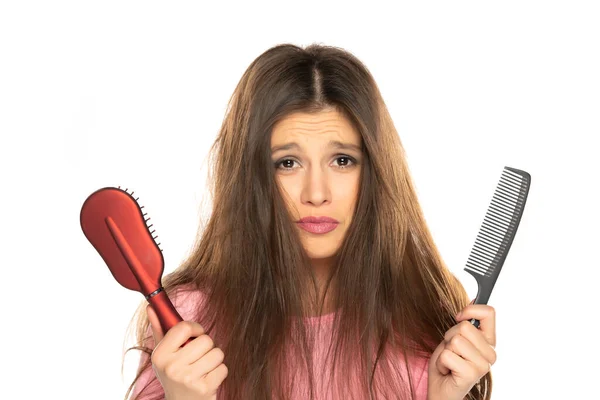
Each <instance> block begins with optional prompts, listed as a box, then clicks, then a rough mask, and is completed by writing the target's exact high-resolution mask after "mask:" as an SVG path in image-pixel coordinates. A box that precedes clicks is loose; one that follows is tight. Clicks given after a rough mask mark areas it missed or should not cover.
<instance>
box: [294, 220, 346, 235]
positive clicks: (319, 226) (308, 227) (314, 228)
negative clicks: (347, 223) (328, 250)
mask: <svg viewBox="0 0 600 400" xmlns="http://www.w3.org/2000/svg"><path fill="white" fill-rule="evenodd" d="M298 225H299V226H300V228H302V229H304V230H305V231H308V232H310V233H327V232H331V231H332V230H334V229H335V228H337V226H338V224H337V223H332V222H320V223H314V222H298Z"/></svg>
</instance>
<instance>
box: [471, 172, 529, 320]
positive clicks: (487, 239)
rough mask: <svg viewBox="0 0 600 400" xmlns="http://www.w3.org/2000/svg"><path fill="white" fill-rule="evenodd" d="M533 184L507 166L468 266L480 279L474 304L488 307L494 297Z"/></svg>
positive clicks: (523, 173)
mask: <svg viewBox="0 0 600 400" xmlns="http://www.w3.org/2000/svg"><path fill="white" fill-rule="evenodd" d="M530 185H531V175H529V174H528V173H527V172H525V171H521V170H520V169H516V168H510V167H504V170H503V171H502V176H501V177H500V182H498V185H497V186H496V191H495V192H494V196H493V198H492V201H491V203H490V205H489V207H488V210H487V212H486V214H485V217H484V219H483V223H482V224H481V228H480V229H479V233H478V234H477V238H476V240H475V244H474V245H473V249H472V250H471V254H470V255H469V259H468V260H467V265H466V267H465V271H467V272H468V273H470V274H471V275H473V277H475V280H477V286H478V289H477V297H476V298H475V301H474V303H473V304H487V302H488V299H489V298H490V295H491V294H492V289H493V288H494V284H495V283H496V280H497V279H498V275H499V274H500V270H501V269H502V265H503V264H504V260H506V255H507V254H508V251H509V250H510V246H511V245H512V242H513V239H514V238H515V234H516V233H517V228H518V227H519V222H521V216H522V215H523V209H524V208H525V202H526V201H527V195H528V193H529V186H530ZM470 322H471V323H472V324H473V325H475V327H476V328H479V320H477V319H475V318H472V319H471V321H470Z"/></svg>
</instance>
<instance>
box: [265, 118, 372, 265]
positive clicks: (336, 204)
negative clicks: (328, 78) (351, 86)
mask: <svg viewBox="0 0 600 400" xmlns="http://www.w3.org/2000/svg"><path fill="white" fill-rule="evenodd" d="M281 146H287V147H286V148H283V149H282V148H281ZM346 146H349V147H346ZM360 148H361V137H360V134H359V133H358V132H357V131H356V129H355V128H354V126H353V125H352V124H351V122H350V121H349V120H347V119H346V118H345V117H344V116H343V115H342V114H340V113H339V112H338V111H334V110H332V111H321V112H319V113H318V114H308V113H304V112H297V113H293V114H290V115H288V116H287V117H286V118H284V119H282V120H281V121H279V122H278V123H277V124H276V125H275V126H274V127H273V133H272V136H271V152H272V157H271V159H272V161H273V163H274V164H275V165H274V168H276V169H275V176H276V178H277V181H278V184H279V186H280V187H281V188H282V189H283V194H284V196H285V197H286V202H287V205H288V208H289V210H290V213H291V215H292V218H293V221H294V222H296V226H297V228H298V230H299V233H300V237H301V239H302V245H303V246H304V248H305V249H306V251H307V253H308V255H309V257H310V258H311V259H312V260H313V262H318V261H321V262H325V263H327V262H328V260H327V259H329V258H330V257H332V256H334V255H335V253H336V252H337V250H338V249H339V247H340V245H341V242H342V240H343V238H344V236H345V234H346V231H347V230H348V226H349V225H350V222H351V221H352V216H353V214H354V208H355V204H356V199H357V197H358V188H359V183H360V182H359V181H360V169H361V167H362V151H361V150H360ZM286 195H287V196H286ZM311 216H317V217H322V216H325V217H330V218H333V219H335V220H336V221H338V222H337V223H335V224H333V225H331V224H323V223H320V224H301V223H299V222H298V220H300V219H301V218H305V217H311ZM331 228H334V229H333V230H331V231H328V232H325V233H322V232H323V231H327V230H329V229H331ZM311 230H313V231H312V232H311ZM315 230H316V232H315Z"/></svg>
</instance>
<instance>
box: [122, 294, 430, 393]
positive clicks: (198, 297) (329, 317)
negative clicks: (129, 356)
mask: <svg viewBox="0 0 600 400" xmlns="http://www.w3.org/2000/svg"><path fill="white" fill-rule="evenodd" d="M203 298H204V297H203V294H202V293H201V292H199V291H184V292H176V293H175V294H173V295H171V296H170V299H171V301H172V303H173V306H174V307H175V309H176V310H177V311H178V312H179V314H180V315H181V317H182V318H183V319H184V320H187V321H189V320H192V315H193V312H194V311H195V310H196V309H197V307H198V306H201V304H202V301H203ZM334 316H335V313H330V314H326V315H323V316H320V317H308V318H305V321H306V322H307V323H308V324H309V326H315V327H316V326H317V324H318V322H319V321H320V322H321V327H320V330H319V331H318V336H317V343H316V344H315V352H314V353H313V361H314V363H315V369H316V370H317V371H320V370H322V368H327V366H326V365H324V363H325V355H326V354H325V352H326V351H327V348H328V347H327V345H328V344H329V341H330V340H331V339H330V337H331V325H332V322H333V318H334ZM150 332H151V331H150V330H148V332H147V333H148V334H150ZM327 335H329V336H327ZM148 346H149V347H150V348H153V347H154V342H153V340H152V339H150V343H149V344H148ZM146 358H147V356H146V353H142V358H141V359H140V365H141V363H143V362H144V361H145V360H146ZM327 361H328V362H330V361H331V356H330V357H329V358H328V359H327ZM379 362H382V361H381V360H380V361H379ZM391 362H394V363H395V364H396V365H397V366H398V367H399V368H400V370H401V371H402V374H403V379H404V381H405V382H407V384H408V375H407V374H406V367H405V365H404V361H403V359H402V356H401V355H399V356H398V357H395V360H391ZM428 362H429V358H419V359H415V360H413V361H412V362H411V363H409V366H410V368H411V374H412V379H413V384H414V385H415V396H416V397H415V400H426V399H427V376H428V374H427V368H428ZM324 375H326V374H319V373H316V374H315V379H316V382H314V383H315V384H316V392H318V394H317V398H316V400H338V399H339V398H340V397H338V396H336V394H335V393H333V387H329V386H328V385H327V384H326V383H327V382H325V380H324V378H325V376H324ZM376 375H377V372H376ZM349 380H350V381H351V379H349ZM149 381H151V383H150V387H149V388H148V389H146V391H145V392H144V396H143V397H141V398H140V400H145V399H150V398H156V393H157V392H158V393H160V394H161V398H162V396H164V392H163V389H162V386H161V384H160V382H159V381H158V379H157V378H156V374H155V373H154V370H152V369H149V370H146V371H145V372H144V373H143V374H142V376H140V379H139V380H138V381H137V382H136V384H135V386H134V388H133V393H132V397H131V399H135V396H136V395H137V394H138V393H139V392H140V391H141V389H142V388H143V387H144V386H146V384H147V383H148V382H149ZM349 384H350V382H349ZM307 385H308V383H307ZM307 385H306V386H307ZM331 386H334V385H331ZM296 388H297V389H296V390H295V392H294V395H293V396H292V398H291V399H290V400H304V399H306V398H309V396H308V394H307V393H308V388H307V387H304V386H302V385H296ZM304 390H306V392H304ZM407 393H408V391H407ZM146 394H148V395H147V396H146ZM386 395H387V396H394V394H393V393H390V394H387V393H386ZM397 395H398V394H396V397H391V398H397ZM382 398H390V397H382ZM407 398H410V396H409V397H407Z"/></svg>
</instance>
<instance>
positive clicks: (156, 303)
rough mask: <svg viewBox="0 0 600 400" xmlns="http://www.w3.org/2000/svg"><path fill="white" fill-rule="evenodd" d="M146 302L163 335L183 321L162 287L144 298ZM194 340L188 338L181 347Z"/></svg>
mask: <svg viewBox="0 0 600 400" xmlns="http://www.w3.org/2000/svg"><path fill="white" fill-rule="evenodd" d="M146 300H148V303H150V305H151V306H152V309H153V310H154V312H155V313H156V316H157V317H158V321H159V322H160V326H161V328H162V331H163V333H165V334H166V332H167V331H168V330H169V329H171V328H172V327H174V326H175V325H177V323H179V322H181V321H183V318H181V315H179V313H178V312H177V310H176V309H175V307H174V306H173V303H171V300H170V299H169V297H168V296H167V293H166V292H165V291H164V289H163V288H162V287H161V288H160V289H158V290H157V291H155V292H154V293H151V294H149V295H148V296H146ZM194 339H195V338H193V337H191V338H189V339H188V340H186V342H185V343H184V344H183V345H182V346H181V347H183V346H185V345H186V344H188V343H189V342H191V341H192V340H194Z"/></svg>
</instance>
